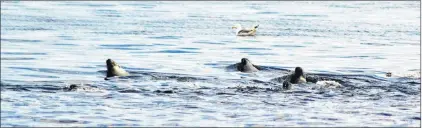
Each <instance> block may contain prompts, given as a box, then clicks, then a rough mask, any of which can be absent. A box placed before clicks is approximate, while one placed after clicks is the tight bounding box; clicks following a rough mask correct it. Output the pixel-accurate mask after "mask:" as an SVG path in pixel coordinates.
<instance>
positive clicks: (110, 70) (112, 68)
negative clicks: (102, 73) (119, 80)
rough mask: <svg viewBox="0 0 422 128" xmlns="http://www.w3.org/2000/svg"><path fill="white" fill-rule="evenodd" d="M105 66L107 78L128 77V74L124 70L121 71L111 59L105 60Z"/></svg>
mask: <svg viewBox="0 0 422 128" xmlns="http://www.w3.org/2000/svg"><path fill="white" fill-rule="evenodd" d="M106 64H107V77H113V76H127V75H129V73H128V72H126V71H125V70H124V69H122V68H121V67H120V65H118V64H117V63H116V62H115V61H113V60H112V59H107V61H106Z"/></svg>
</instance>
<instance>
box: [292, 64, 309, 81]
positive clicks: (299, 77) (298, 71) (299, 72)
mask: <svg viewBox="0 0 422 128" xmlns="http://www.w3.org/2000/svg"><path fill="white" fill-rule="evenodd" d="M290 82H291V83H293V84H296V83H306V79H305V77H304V73H303V69H302V68H301V67H296V68H295V72H294V73H293V74H292V78H291V79H290Z"/></svg>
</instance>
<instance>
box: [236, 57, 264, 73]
mask: <svg viewBox="0 0 422 128" xmlns="http://www.w3.org/2000/svg"><path fill="white" fill-rule="evenodd" d="M236 67H237V70H238V71H241V72H257V71H259V67H258V66H256V65H254V64H252V63H251V61H249V59H247V58H242V59H241V60H240V63H238V64H237V65H236Z"/></svg>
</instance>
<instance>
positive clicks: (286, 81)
mask: <svg viewBox="0 0 422 128" xmlns="http://www.w3.org/2000/svg"><path fill="white" fill-rule="evenodd" d="M273 81H277V82H283V88H285V89H290V88H291V86H292V84H300V83H306V82H312V83H316V82H317V81H318V78H317V77H316V76H306V75H305V73H304V71H303V69H302V68H301V67H296V68H295V70H294V71H293V72H292V73H291V74H289V75H286V76H282V77H279V78H275V79H273Z"/></svg>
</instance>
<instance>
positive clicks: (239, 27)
mask: <svg viewBox="0 0 422 128" xmlns="http://www.w3.org/2000/svg"><path fill="white" fill-rule="evenodd" d="M258 26H259V25H256V26H254V27H253V28H252V29H242V25H240V24H236V25H234V26H233V27H232V29H236V35H237V36H255V33H256V29H257V28H258Z"/></svg>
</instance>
